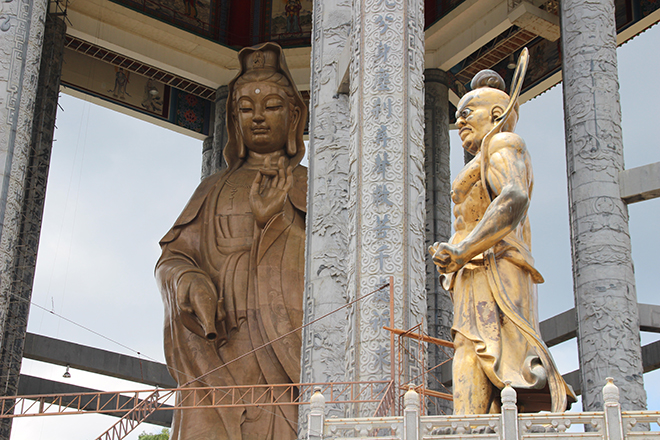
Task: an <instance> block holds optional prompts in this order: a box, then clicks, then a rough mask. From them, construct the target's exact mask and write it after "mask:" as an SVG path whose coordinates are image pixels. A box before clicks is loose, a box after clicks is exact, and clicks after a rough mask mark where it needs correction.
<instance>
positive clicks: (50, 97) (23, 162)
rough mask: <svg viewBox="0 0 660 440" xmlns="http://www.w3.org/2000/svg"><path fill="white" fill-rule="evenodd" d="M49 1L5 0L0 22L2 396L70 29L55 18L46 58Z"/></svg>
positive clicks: (0, 427)
mask: <svg viewBox="0 0 660 440" xmlns="http://www.w3.org/2000/svg"><path fill="white" fill-rule="evenodd" d="M47 4H48V2H46V1H43V0H40V1H36V2H31V1H27V0H21V1H14V2H5V3H3V18H2V20H0V21H2V23H0V118H1V119H2V124H0V359H2V362H1V363H0V377H2V379H1V381H0V383H1V384H2V389H3V395H15V394H16V392H17V388H18V378H19V373H20V367H21V362H22V356H23V345H24V342H25V329H26V326H27V318H28V312H29V301H30V297H31V294H32V281H33V278H34V266H35V263H36V253H37V246H38V243H39V233H40V230H41V216H42V213H43V202H44V196H45V191H46V179H47V176H48V164H49V162H50V149H51V147H52V137H53V129H54V121H55V114H56V111H57V93H58V92H59V75H60V72H61V63H62V50H63V43H64V40H63V38H64V30H65V27H64V25H63V23H61V22H59V23H58V22H56V21H52V20H49V26H48V29H47V37H48V41H47V44H46V48H45V50H44V56H45V58H44V59H43V60H42V45H43V42H44V27H45V21H46V8H47ZM40 66H41V67H40ZM40 70H42V74H40ZM33 121H34V124H33ZM10 432H11V420H10V419H4V420H3V422H2V423H1V424H0V438H2V439H8V438H9V435H10Z"/></svg>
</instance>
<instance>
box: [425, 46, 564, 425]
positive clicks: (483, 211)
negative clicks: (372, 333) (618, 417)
mask: <svg viewBox="0 0 660 440" xmlns="http://www.w3.org/2000/svg"><path fill="white" fill-rule="evenodd" d="M525 55H526V53H525V54H523V57H521V58H524V57H525ZM523 64H524V66H526V63H523ZM524 66H523V67H521V66H520V65H519V68H518V69H517V70H516V76H517V80H518V81H517V82H518V84H516V85H515V86H514V87H512V88H513V89H514V92H513V93H512V97H511V98H509V96H508V95H507V94H506V93H505V92H504V81H503V80H502V78H501V77H500V76H499V75H498V74H497V73H495V72H493V71H490V70H484V71H481V72H479V73H478V74H477V75H476V76H475V77H474V79H473V80H472V91H470V92H469V93H467V94H466V95H465V96H463V98H462V99H461V100H460V102H459V103H458V110H457V112H456V126H457V127H458V130H459V131H458V133H459V136H460V137H461V140H462V141H463V148H465V149H466V150H467V151H468V152H470V153H471V154H473V155H475V157H474V159H473V160H472V161H470V162H469V163H468V164H467V165H465V167H464V168H463V169H462V170H461V172H460V173H459V174H458V176H457V177H456V179H455V180H454V182H453V183H452V192H451V197H452V200H453V202H454V204H455V207H454V215H455V217H456V220H455V221H454V229H455V233H454V235H453V236H452V237H451V239H450V240H449V243H435V244H434V245H433V246H431V247H430V248H429V251H430V252H431V254H432V255H433V261H434V262H435V264H436V265H437V267H438V271H439V272H440V273H441V274H442V275H441V278H442V281H443V285H444V287H445V289H447V290H448V291H450V292H451V294H452V300H453V303H454V323H453V326H452V336H453V338H454V346H455V353H454V361H453V396H454V414H486V413H497V412H500V407H501V401H500V391H501V390H502V388H504V387H505V384H506V383H508V382H510V384H511V386H512V387H513V388H514V389H515V390H516V392H517V394H518V406H519V408H520V410H521V411H525V412H535V411H541V410H550V411H553V412H561V411H564V410H565V409H566V407H567V405H569V404H570V403H572V402H573V401H575V395H574V393H573V391H572V389H571V388H570V386H568V385H567V384H566V382H564V380H563V378H562V377H561V375H560V374H559V372H558V371H557V368H556V366H555V364H554V361H553V360H552V358H551V356H550V353H549V351H548V348H547V347H546V345H545V344H544V343H543V341H542V340H541V336H540V331H539V325H538V313H537V293H536V284H537V283H542V282H543V277H542V276H541V274H540V273H539V272H538V271H537V270H536V269H535V268H534V259H533V258H532V255H531V235H530V226H529V219H528V218H527V209H528V207H529V202H530V199H531V196H532V187H533V184H534V179H533V176H532V163H531V159H530V156H529V152H528V151H527V148H526V146H525V142H524V141H523V139H522V138H521V137H520V136H518V135H517V134H515V133H513V130H514V128H515V126H516V122H517V120H518V104H517V94H518V93H519V90H520V87H521V85H522V77H523V76H524ZM521 70H522V72H523V73H522V74H521Z"/></svg>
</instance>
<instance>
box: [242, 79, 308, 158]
mask: <svg viewBox="0 0 660 440" xmlns="http://www.w3.org/2000/svg"><path fill="white" fill-rule="evenodd" d="M235 96H236V107H235V108H236V113H237V114H236V119H237V121H238V125H239V130H240V132H241V135H242V137H243V142H244V143H245V146H246V147H247V149H248V150H250V151H253V152H255V153H259V154H266V153H273V152H275V151H279V150H283V149H285V148H286V142H287V137H288V135H289V130H290V129H291V127H292V123H294V122H296V118H299V117H300V114H299V113H300V112H299V111H298V112H296V110H297V109H296V108H295V107H293V105H291V103H290V99H289V97H288V96H287V94H286V92H285V90H284V89H283V88H282V87H280V86H278V85H277V84H274V83H271V82H266V81H263V82H249V83H245V84H242V85H240V86H239V87H238V88H237V90H236V95H235Z"/></svg>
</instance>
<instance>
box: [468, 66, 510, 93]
mask: <svg viewBox="0 0 660 440" xmlns="http://www.w3.org/2000/svg"><path fill="white" fill-rule="evenodd" d="M470 87H472V90H476V89H478V88H481V87H491V88H493V89H498V90H501V91H503V92H505V93H506V85H505V84H504V80H503V79H502V77H501V76H500V75H499V73H497V72H495V71H493V70H490V69H485V70H482V71H481V72H479V73H477V74H476V75H474V78H472V81H471V82H470Z"/></svg>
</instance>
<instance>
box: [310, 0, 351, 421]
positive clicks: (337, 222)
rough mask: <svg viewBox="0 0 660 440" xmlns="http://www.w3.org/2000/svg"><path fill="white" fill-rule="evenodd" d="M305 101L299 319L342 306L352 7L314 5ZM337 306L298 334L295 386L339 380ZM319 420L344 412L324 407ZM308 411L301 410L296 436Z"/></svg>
mask: <svg viewBox="0 0 660 440" xmlns="http://www.w3.org/2000/svg"><path fill="white" fill-rule="evenodd" d="M313 20H314V21H313V32H312V35H313V39H312V73H311V80H310V82H311V89H312V90H311V102H310V124H309V131H310V142H309V189H308V194H309V197H308V198H307V240H306V246H307V248H306V270H305V273H306V275H305V276H306V278H305V299H304V322H305V323H308V322H310V321H312V320H314V319H317V318H318V317H320V316H323V315H324V314H326V313H329V312H331V311H333V310H335V309H337V308H339V307H341V306H343V305H345V304H346V302H347V300H346V299H347V297H346V289H347V264H348V262H347V258H346V256H347V254H348V234H349V231H348V209H347V205H348V142H349V110H348V96H347V95H341V94H340V95H338V94H336V90H335V88H336V87H335V84H336V81H335V78H336V76H337V75H338V73H337V63H338V60H339V57H340V55H341V53H342V51H343V50H344V48H345V47H346V45H348V44H349V34H350V29H351V2H350V1H349V0H342V1H337V2H327V1H326V2H324V1H321V0H316V1H315V2H314V17H313ZM347 324H348V321H347V311H346V310H345V309H344V310H342V311H340V312H338V313H335V314H333V315H331V316H329V317H328V318H325V319H324V320H322V321H319V322H318V323H315V324H313V325H311V326H309V327H306V328H305V329H304V330H303V348H302V361H301V362H302V370H301V381H302V382H307V383H310V382H336V381H344V380H346V369H345V364H344V359H345V353H346V341H347V339H346V337H347V334H348V333H349V331H350V329H349V328H348V325H347ZM325 410H326V416H331V415H336V416H343V415H344V412H343V409H340V408H337V407H333V406H332V405H326V406H325ZM308 412H309V408H307V406H306V405H303V406H302V407H301V409H300V415H299V425H298V426H299V432H305V427H306V425H307V414H308Z"/></svg>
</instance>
